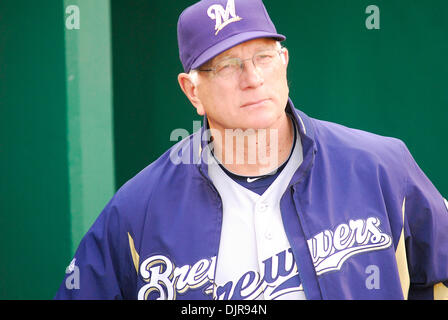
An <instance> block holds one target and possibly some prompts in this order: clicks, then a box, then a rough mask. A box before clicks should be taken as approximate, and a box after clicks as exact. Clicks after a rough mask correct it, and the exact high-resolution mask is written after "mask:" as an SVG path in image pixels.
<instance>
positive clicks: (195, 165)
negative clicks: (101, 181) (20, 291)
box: [56, 0, 448, 299]
mask: <svg viewBox="0 0 448 320" xmlns="http://www.w3.org/2000/svg"><path fill="white" fill-rule="evenodd" d="M284 39H285V37H284V36H283V35H281V34H278V33H277V31H276V29H275V27H274V25H273V23H272V21H271V20H270V18H269V15H268V14H267V12H266V10H265V7H264V6H263V4H262V2H261V1H259V0H251V1H248V0H203V1H200V2H198V3H196V4H194V5H193V6H191V7H189V8H187V9H186V10H184V12H183V13H182V14H181V16H180V18H179V22H178V41H179V51H180V58H181V61H182V64H183V67H184V73H181V74H180V75H179V76H178V81H179V85H180V87H181V89H182V90H183V92H184V93H185V95H186V97H187V98H188V99H189V101H190V102H191V103H192V104H193V106H194V107H195V108H196V110H197V112H198V114H200V115H203V116H204V122H203V127H202V128H201V130H199V131H198V132H196V133H195V134H193V135H191V136H189V137H187V138H186V139H183V140H182V141H181V142H179V143H178V144H176V145H175V146H173V147H172V148H171V149H170V150H168V151H167V152H166V153H165V154H164V155H162V156H161V157H160V158H159V159H158V160H156V161H155V162H154V163H152V164H151V165H149V166H148V167H147V168H145V169H144V170H142V171H141V172H140V173H139V174H138V175H136V176H135V177H134V178H133V179H131V180H130V181H129V182H127V183H126V184H125V185H124V186H123V187H122V188H121V189H120V190H119V191H118V192H117V193H116V194H115V196H114V197H113V198H112V200H111V201H110V202H109V203H108V205H107V206H106V207H105V209H104V210H103V212H102V213H101V215H100V216H99V218H98V219H97V221H96V222H95V223H94V225H93V226H92V228H91V229H90V230H89V232H88V233H87V234H86V236H85V237H84V238H83V240H82V242H81V244H80V246H79V248H78V250H77V252H76V254H75V257H74V259H73V261H72V263H71V264H70V266H69V268H68V269H67V271H66V273H67V275H66V279H65V280H64V282H63V283H62V284H61V287H60V290H59V291H58V293H57V295H56V298H59V299H77V298H80V299H403V298H414V299H438V298H443V297H445V298H446V297H447V292H448V289H447V287H446V286H447V285H448V282H447V279H448V232H447V231H448V204H447V202H446V200H444V199H443V198H442V196H441V195H440V194H439V192H438V191H437V190H436V189H435V187H434V186H433V185H432V184H431V182H430V181H429V180H428V178H427V177H426V176H425V175H424V173H423V172H422V171H421V170H420V169H419V167H418V166H417V164H416V163H415V162H414V160H413V158H412V156H411V155H410V154H409V152H408V150H407V148H406V147H405V145H404V144H403V143H402V142H401V141H399V140H397V139H394V138H386V137H381V136H377V135H374V134H371V133H367V132H363V131H360V130H354V129H350V128H346V127H343V126H340V125H337V124H333V123H328V122H324V121H319V120H316V119H312V118H310V117H308V116H307V115H305V114H304V113H303V112H301V111H299V110H297V109H295V108H294V106H293V103H292V101H291V100H290V99H289V98H288V94H289V88H288V83H287V75H286V71H287V66H288V62H289V53H288V50H287V49H286V48H282V47H281V45H280V42H281V41H283V40H284ZM75 271H76V272H75ZM75 276H76V277H75Z"/></svg>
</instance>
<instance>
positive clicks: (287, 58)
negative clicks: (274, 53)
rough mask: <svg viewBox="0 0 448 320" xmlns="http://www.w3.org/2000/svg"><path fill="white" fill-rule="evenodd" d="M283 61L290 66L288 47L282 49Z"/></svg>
mask: <svg viewBox="0 0 448 320" xmlns="http://www.w3.org/2000/svg"><path fill="white" fill-rule="evenodd" d="M282 51H283V52H282V62H283V64H285V65H286V66H288V63H289V51H288V49H286V48H283V49H282Z"/></svg>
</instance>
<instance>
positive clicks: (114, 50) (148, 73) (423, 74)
mask: <svg viewBox="0 0 448 320" xmlns="http://www.w3.org/2000/svg"><path fill="white" fill-rule="evenodd" d="M192 3H194V1H186V0H182V1H180V0H179V1H176V2H175V4H174V2H167V1H161V0H111V1H108V0H72V1H71V0H64V1H57V0H45V1H26V0H1V1H0V256H1V258H0V259H1V260H0V299H50V298H52V297H53V295H54V293H55V291H56V289H57V287H58V286H59V284H60V283H61V280H62V278H63V275H64V271H65V267H66V266H67V265H68V263H69V262H70V260H71V257H72V255H73V251H74V249H75V248H76V246H77V244H78V242H79V240H80V238H81V237H82V235H83V234H84V233H85V232H86V230H87V229H88V227H89V226H90V225H91V223H92V222H93V220H94V219H95V217H96V216H97V215H98V214H99V212H100V211H101V208H103V207H104V205H105V204H106V202H107V201H108V199H110V197H111V196H112V194H113V192H114V191H115V190H117V188H119V187H120V186H121V185H122V184H123V183H124V182H125V181H127V180H128V179H129V178H131V177H132V176H133V175H135V174H136V173H137V172H138V171H140V170H141V169H142V168H143V167H145V166H146V165H147V164H149V163H150V162H151V161H153V160H155V159H156V158H157V157H158V156H160V155H161V154H162V153H163V152H164V151H165V150H166V149H167V148H168V147H169V146H171V145H172V144H173V143H174V141H170V133H171V132H172V131H173V130H174V129H176V128H184V129H186V130H187V131H189V132H192V131H193V120H200V118H199V117H198V116H197V115H196V114H195V111H194V108H193V107H192V106H191V105H190V104H189V102H188V100H187V99H186V98H185V97H184V95H183V93H182V92H181V90H180V89H179V87H178V84H177V74H178V73H179V72H181V70H182V69H181V64H180V62H179V58H178V51H177V40H176V25H177V17H178V15H179V14H180V12H181V11H182V9H183V8H184V7H186V6H188V5H189V4H192ZM371 4H374V5H377V6H378V7H379V9H380V29H379V30H367V28H366V27H365V20H366V18H367V17H368V14H366V13H365V9H366V7H367V6H368V5H371ZM69 5H77V6H78V7H79V9H80V22H81V23H80V29H79V30H68V29H67V28H66V25H65V22H66V21H65V20H66V18H67V13H66V12H65V9H66V7H67V6H69ZM265 5H266V7H267V8H268V10H269V11H270V14H271V18H272V20H273V21H274V23H275V24H276V26H277V29H278V31H279V32H281V33H283V34H285V35H286V36H287V40H286V41H285V42H284V45H285V46H287V47H288V49H289V52H290V65H289V83H290V91H291V97H292V99H293V101H294V103H295V105H296V107H298V108H300V109H302V110H303V111H304V112H306V113H308V114H309V115H310V116H313V117H316V118H320V119H324V120H329V121H334V122H338V123H341V124H344V125H348V126H351V127H355V128H359V129H364V130H368V131H372V132H375V133H379V134H382V135H388V136H394V137H397V138H400V139H402V140H404V141H405V142H406V144H407V145H408V147H409V149H410V150H411V152H412V154H413V155H414V157H415V159H416V160H417V162H418V163H419V164H420V166H421V167H422V169H423V170H424V171H425V172H426V174H427V175H428V176H429V177H430V179H431V180H432V181H433V182H434V184H435V185H436V187H437V188H438V189H439V190H440V191H441V193H442V194H444V195H445V197H447V196H448V171H447V170H446V163H447V161H448V148H447V143H446V142H445V140H446V138H448V134H447V130H446V129H445V124H446V123H447V120H448V108H447V107H448V88H447V81H446V75H447V74H448V62H447V60H446V57H447V56H448V41H447V39H448V19H446V13H447V12H448V2H446V1H444V0H431V1H423V0H417V1H412V3H411V2H410V1H404V0H388V1H383V0H375V1H364V0H350V1H348V0H313V1H311V0H307V1H292V0H291V1H287V0H276V1H273V0H265Z"/></svg>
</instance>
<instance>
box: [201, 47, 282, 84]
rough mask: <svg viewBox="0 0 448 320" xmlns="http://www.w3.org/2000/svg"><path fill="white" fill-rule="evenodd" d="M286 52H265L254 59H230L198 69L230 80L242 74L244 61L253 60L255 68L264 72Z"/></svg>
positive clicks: (256, 54)
mask: <svg viewBox="0 0 448 320" xmlns="http://www.w3.org/2000/svg"><path fill="white" fill-rule="evenodd" d="M284 52H285V48H281V49H271V50H264V51H260V52H257V53H255V54H254V56H253V57H252V58H248V59H240V58H229V59H224V60H222V61H220V62H218V63H217V64H216V65H215V66H214V67H212V68H209V69H198V71H204V72H212V73H213V75H215V76H218V77H220V78H230V77H232V76H235V75H239V74H241V72H242V71H243V68H244V61H247V60H252V63H253V64H254V66H255V68H258V69H261V70H264V69H268V68H269V67H272V66H273V65H274V64H275V63H276V62H278V58H280V56H281V55H282V54H283V53H284Z"/></svg>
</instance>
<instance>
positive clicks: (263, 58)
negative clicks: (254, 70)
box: [256, 53, 274, 63]
mask: <svg viewBox="0 0 448 320" xmlns="http://www.w3.org/2000/svg"><path fill="white" fill-rule="evenodd" d="M273 58H274V55H272V54H270V53H263V54H260V55H257V56H256V61H257V62H259V63H269V62H271V61H272V59H273Z"/></svg>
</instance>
